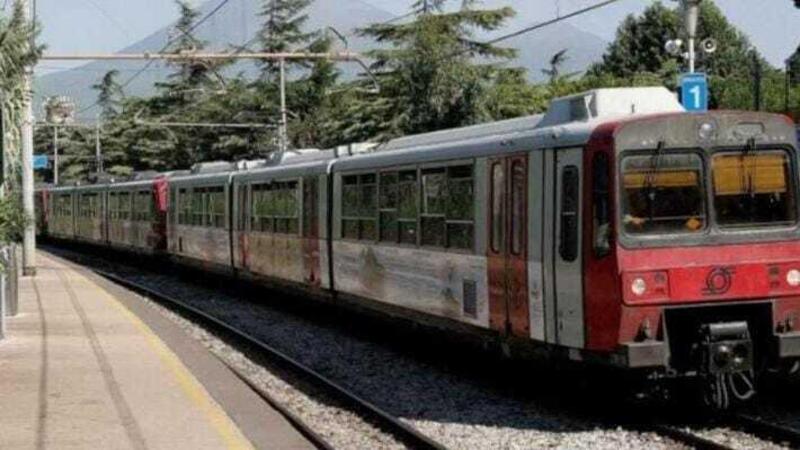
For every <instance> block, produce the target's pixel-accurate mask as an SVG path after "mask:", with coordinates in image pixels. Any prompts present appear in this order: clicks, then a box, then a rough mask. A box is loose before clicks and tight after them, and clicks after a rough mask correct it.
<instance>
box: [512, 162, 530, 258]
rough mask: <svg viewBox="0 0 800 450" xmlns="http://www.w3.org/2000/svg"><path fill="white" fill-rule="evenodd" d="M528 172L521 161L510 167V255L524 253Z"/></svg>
mask: <svg viewBox="0 0 800 450" xmlns="http://www.w3.org/2000/svg"><path fill="white" fill-rule="evenodd" d="M527 175H528V170H527V168H526V167H525V164H524V163H523V162H522V161H514V163H513V164H512V166H511V253H513V254H514V255H518V256H519V255H523V254H524V253H525V248H524V243H525V231H526V230H525V218H526V217H525V215H526V213H527V207H526V203H525V202H526V198H527V192H525V187H526V186H527Z"/></svg>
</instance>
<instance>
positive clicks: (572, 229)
mask: <svg viewBox="0 0 800 450" xmlns="http://www.w3.org/2000/svg"><path fill="white" fill-rule="evenodd" d="M579 191H580V178H579V172H578V168H577V167H575V166H567V167H565V168H564V170H563V172H562V175H561V243H560V246H559V254H560V255H561V259H563V260H564V261H566V262H573V261H575V260H576V259H578V207H579V204H580V201H579V200H580V197H579Z"/></svg>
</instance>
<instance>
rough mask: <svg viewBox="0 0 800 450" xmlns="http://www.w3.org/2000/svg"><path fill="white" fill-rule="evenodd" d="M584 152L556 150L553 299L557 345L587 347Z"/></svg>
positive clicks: (552, 238)
mask: <svg viewBox="0 0 800 450" xmlns="http://www.w3.org/2000/svg"><path fill="white" fill-rule="evenodd" d="M582 165H583V150H582V149H559V150H555V164H554V166H555V167H554V171H555V180H556V183H555V186H554V188H555V196H554V197H553V198H555V205H553V209H552V211H555V214H553V215H552V216H551V217H552V220H553V221H554V223H553V226H552V227H551V228H550V229H551V230H552V232H553V235H552V236H551V239H549V242H553V243H554V248H553V252H552V254H551V255H552V257H551V260H552V270H551V274H552V279H553V283H554V286H553V289H552V292H553V295H554V297H555V298H554V300H555V302H554V303H555V309H556V332H555V334H556V339H557V342H558V344H561V345H565V346H569V347H576V348H582V347H583V346H584V322H583V275H582V267H583V265H582V261H581V226H580V224H581V192H582V190H581V189H582V186H581V184H582V183H581V173H582Z"/></svg>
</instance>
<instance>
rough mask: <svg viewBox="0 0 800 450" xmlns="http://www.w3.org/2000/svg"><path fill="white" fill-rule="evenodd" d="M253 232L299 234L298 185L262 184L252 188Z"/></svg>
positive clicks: (281, 183) (295, 182) (287, 183)
mask: <svg viewBox="0 0 800 450" xmlns="http://www.w3.org/2000/svg"><path fill="white" fill-rule="evenodd" d="M252 189H253V190H252V202H251V203H252V211H253V214H252V220H251V228H252V230H253V231H261V232H268V233H280V234H299V233H300V211H299V209H300V202H299V200H298V195H299V183H298V182H297V181H289V182H276V183H271V184H262V185H257V186H253V188H252Z"/></svg>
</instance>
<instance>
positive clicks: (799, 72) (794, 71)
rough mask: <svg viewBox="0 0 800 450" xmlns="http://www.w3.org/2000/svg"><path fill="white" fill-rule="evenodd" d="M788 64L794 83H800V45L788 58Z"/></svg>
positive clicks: (791, 79)
mask: <svg viewBox="0 0 800 450" xmlns="http://www.w3.org/2000/svg"><path fill="white" fill-rule="evenodd" d="M786 66H787V69H788V70H789V77H790V81H791V83H792V84H794V85H796V84H800V46H798V47H797V50H795V52H794V53H792V56H790V57H789V59H787V60H786Z"/></svg>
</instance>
